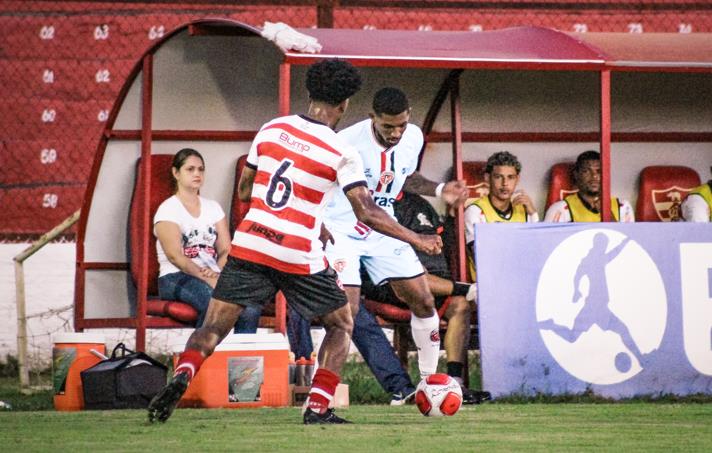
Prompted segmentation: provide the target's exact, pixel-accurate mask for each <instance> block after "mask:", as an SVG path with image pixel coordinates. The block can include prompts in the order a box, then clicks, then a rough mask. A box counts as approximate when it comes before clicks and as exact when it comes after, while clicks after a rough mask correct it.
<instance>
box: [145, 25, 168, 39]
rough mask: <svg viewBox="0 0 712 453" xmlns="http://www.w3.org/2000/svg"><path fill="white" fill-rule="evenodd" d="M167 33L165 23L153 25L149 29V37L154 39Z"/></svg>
mask: <svg viewBox="0 0 712 453" xmlns="http://www.w3.org/2000/svg"><path fill="white" fill-rule="evenodd" d="M165 33H166V28H165V27H164V26H163V25H151V28H149V29H148V39H150V40H151V41H153V40H154V39H160V38H163V35H164V34H165Z"/></svg>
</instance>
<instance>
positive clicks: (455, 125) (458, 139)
mask: <svg viewBox="0 0 712 453" xmlns="http://www.w3.org/2000/svg"><path fill="white" fill-rule="evenodd" d="M450 125H451V128H452V165H453V169H454V170H455V175H454V176H455V179H458V180H459V179H464V175H463V171H462V103H461V102H460V77H459V74H458V76H457V77H453V78H452V80H451V84H450ZM464 226H465V224H464V214H463V209H462V206H460V207H458V208H457V212H456V213H455V237H456V238H457V256H458V258H459V260H458V269H457V275H458V279H459V280H460V281H463V282H464V281H467V265H466V259H467V258H466V256H467V255H466V254H465V228H464Z"/></svg>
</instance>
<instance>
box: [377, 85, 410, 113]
mask: <svg viewBox="0 0 712 453" xmlns="http://www.w3.org/2000/svg"><path fill="white" fill-rule="evenodd" d="M372 107H373V113H375V114H376V115H383V114H384V113H385V114H386V115H399V114H401V113H403V112H405V111H406V110H408V108H409V107H410V105H409V104H408V97H407V96H406V95H405V93H404V92H403V91H401V90H399V89H398V88H393V87H385V88H381V89H380V90H378V91H376V94H374V95H373V105H372Z"/></svg>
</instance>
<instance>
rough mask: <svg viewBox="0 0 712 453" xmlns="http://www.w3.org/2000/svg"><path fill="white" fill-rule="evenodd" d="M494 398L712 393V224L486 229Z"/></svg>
mask: <svg viewBox="0 0 712 453" xmlns="http://www.w3.org/2000/svg"><path fill="white" fill-rule="evenodd" d="M475 237H476V241H475V252H476V262H477V278H478V291H479V294H478V297H479V299H478V310H479V314H478V316H479V328H480V348H481V352H482V379H483V385H484V387H485V389H487V390H489V391H490V392H492V394H493V396H495V397H497V396H505V395H513V394H519V395H535V394H538V393H542V394H576V393H582V392H587V391H590V392H593V393H594V394H597V395H600V396H604V397H610V398H626V397H633V396H636V395H655V396H658V395H665V394H675V395H689V394H695V393H706V394H712V225H710V224H690V223H637V224H616V223H606V224H595V223H588V224H586V223H571V224H544V223H540V224H504V223H499V224H478V225H476V226H475Z"/></svg>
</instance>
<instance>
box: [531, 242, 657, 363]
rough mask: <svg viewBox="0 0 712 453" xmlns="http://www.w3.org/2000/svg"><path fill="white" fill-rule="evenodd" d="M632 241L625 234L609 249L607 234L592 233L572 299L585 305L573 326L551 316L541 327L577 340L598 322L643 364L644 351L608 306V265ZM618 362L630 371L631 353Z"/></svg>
mask: <svg viewBox="0 0 712 453" xmlns="http://www.w3.org/2000/svg"><path fill="white" fill-rule="evenodd" d="M629 241H630V239H629V238H625V239H623V240H622V241H621V242H620V244H618V245H617V246H615V247H613V248H612V249H611V250H610V251H608V252H606V249H607V248H608V237H607V236H606V235H605V234H603V233H597V234H596V235H595V236H594V237H593V246H592V247H591V249H590V250H589V252H588V254H587V255H586V256H584V257H583V258H582V259H581V262H580V263H579V265H578V267H577V269H576V273H575V275H574V282H573V283H574V292H573V297H572V298H571V302H572V303H574V304H576V303H578V302H579V301H580V300H581V299H583V308H581V311H580V312H579V313H578V314H577V316H576V319H575V321H574V325H573V327H572V328H571V329H569V328H568V327H566V326H562V325H559V324H556V323H555V322H554V320H553V319H548V320H546V321H542V322H540V323H539V327H540V329H546V330H551V331H553V332H555V333H556V334H557V335H558V336H559V337H561V338H562V339H564V340H565V341H567V342H569V343H575V342H576V341H577V340H578V339H579V337H580V336H581V335H583V334H584V333H586V332H587V331H588V330H589V329H590V328H591V327H592V326H593V325H594V324H596V325H598V327H599V328H601V330H604V331H611V332H615V333H617V334H618V335H619V337H620V339H621V341H622V342H623V344H624V345H625V347H626V348H627V349H628V351H629V352H630V353H631V354H633V355H634V356H635V357H636V359H637V360H638V362H639V363H641V364H642V358H643V354H642V353H641V351H640V349H639V348H638V345H637V343H636V342H635V340H634V339H633V337H632V336H631V334H630V331H629V329H628V326H627V325H626V324H625V323H624V322H623V321H622V320H621V319H620V318H619V317H618V316H616V314H615V313H613V311H611V309H610V307H609V303H610V296H609V291H608V279H607V277H606V266H607V265H608V264H609V263H610V262H612V261H613V260H614V259H615V258H616V257H617V256H618V255H619V254H620V253H621V252H622V251H623V249H624V248H625V246H626V245H628V243H629ZM584 277H587V278H588V283H589V284H588V294H587V295H586V296H585V298H584V295H583V294H582V292H581V284H582V280H583V278H584ZM615 366H616V369H617V370H618V371H620V372H621V373H625V372H627V371H628V370H629V369H630V367H631V360H630V357H629V356H628V355H627V354H625V353H620V354H618V355H617V356H616V360H615Z"/></svg>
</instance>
